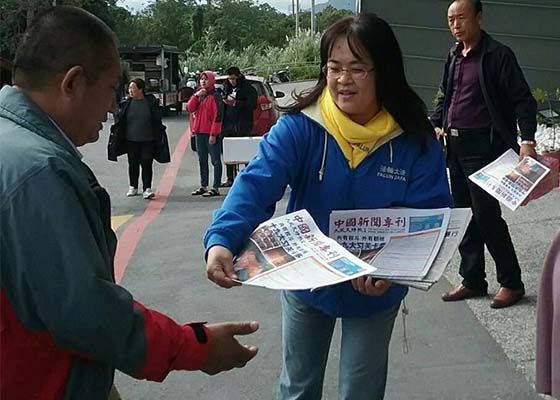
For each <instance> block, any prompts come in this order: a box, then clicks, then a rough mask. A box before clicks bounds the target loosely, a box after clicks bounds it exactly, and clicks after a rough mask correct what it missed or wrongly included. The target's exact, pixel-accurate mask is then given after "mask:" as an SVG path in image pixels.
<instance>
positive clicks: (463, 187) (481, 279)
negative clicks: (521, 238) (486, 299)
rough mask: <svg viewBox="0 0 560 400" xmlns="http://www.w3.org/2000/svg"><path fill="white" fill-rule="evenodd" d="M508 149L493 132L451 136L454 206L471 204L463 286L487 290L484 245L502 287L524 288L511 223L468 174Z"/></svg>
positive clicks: (464, 243)
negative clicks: (509, 224)
mask: <svg viewBox="0 0 560 400" xmlns="http://www.w3.org/2000/svg"><path fill="white" fill-rule="evenodd" d="M506 149H507V148H506V147H505V146H504V145H503V144H502V142H501V141H500V140H499V138H496V137H494V138H493V140H492V141H491V135H490V132H489V131H487V132H478V133H466V134H462V135H460V136H459V137H452V136H450V137H449V147H448V165H449V172H450V176H451V191H452V193H453V199H454V201H455V207H470V208H471V209H472V212H473V216H472V219H471V221H470V223H469V225H468V227H467V231H466V233H465V237H464V238H463V241H462V242H461V244H460V246H459V252H460V254H461V266H460V269H459V273H460V274H461V276H462V277H463V285H465V286H466V287H468V288H471V289H475V290H486V289H487V287H488V284H487V282H486V273H485V260H484V245H485V244H486V247H487V248H488V251H489V252H490V255H491V256H492V258H493V259H494V261H495V263H496V273H497V278H498V282H499V283H500V285H501V286H504V287H507V288H510V289H514V290H518V289H522V288H523V282H522V281H521V269H520V268H519V262H518V260H517V256H516V254H515V249H514V248H513V243H512V241H511V237H510V234H509V230H508V226H507V224H506V222H505V221H504V219H503V218H502V210H501V208H500V204H499V203H498V201H497V200H496V199H494V198H493V197H492V196H490V195H489V194H488V193H486V192H485V191H484V190H482V189H481V188H480V187H479V186H477V185H475V184H474V183H473V182H472V181H470V180H469V179H468V176H469V175H471V174H472V173H473V172H475V171H477V170H479V169H480V168H482V167H484V166H486V165H488V164H489V163H490V162H492V161H493V160H495V159H496V158H497V157H498V156H499V155H500V154H501V153H503V152H504V151H505V150H506Z"/></svg>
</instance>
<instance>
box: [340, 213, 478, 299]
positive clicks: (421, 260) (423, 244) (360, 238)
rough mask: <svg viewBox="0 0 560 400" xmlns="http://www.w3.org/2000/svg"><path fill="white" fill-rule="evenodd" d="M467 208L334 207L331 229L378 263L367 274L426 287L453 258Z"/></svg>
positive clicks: (348, 245)
mask: <svg viewBox="0 0 560 400" xmlns="http://www.w3.org/2000/svg"><path fill="white" fill-rule="evenodd" d="M471 215H472V213H471V210H470V209H469V208H456V209H449V208H440V209H429V210H418V209H409V208H397V209H378V210H349V211H333V212H332V214H331V219H330V230H329V234H330V236H331V237H332V238H334V239H335V240H336V241H337V242H338V243H340V244H341V245H342V246H344V247H345V248H347V249H349V250H350V251H352V252H354V253H356V254H357V255H358V256H359V257H360V258H361V259H362V260H364V261H366V262H368V263H369V264H370V265H372V266H373V267H375V268H376V271H375V272H373V273H371V274H370V275H372V276H374V277H376V278H382V279H388V280H390V281H392V282H395V283H398V284H401V285H406V286H410V287H414V288H417V289H421V290H428V289H430V288H431V287H432V285H433V284H434V283H436V282H437V281H438V280H439V279H440V278H441V276H442V274H443V272H444V271H445V268H446V267H447V265H448V264H449V262H450V261H451V258H452V257H453V255H454V254H455V251H456V250H457V248H458V247H459V243H460V242H461V240H462V239H463V236H464V234H465V230H466V228H467V225H468V223H469V220H470V218H471Z"/></svg>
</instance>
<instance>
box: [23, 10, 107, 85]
mask: <svg viewBox="0 0 560 400" xmlns="http://www.w3.org/2000/svg"><path fill="white" fill-rule="evenodd" d="M116 48H117V39H116V36H115V34H114V33H113V31H111V29H110V28H109V27H108V26H107V25H106V24H105V23H104V22H103V21H101V20H100V19H99V18H97V17H96V16H94V15H93V14H90V13H89V12H87V11H85V10H83V9H80V8H77V7H69V6H58V7H51V8H49V9H47V10H46V11H44V12H43V13H41V14H40V15H38V16H37V17H36V18H35V20H34V21H33V23H32V24H31V26H30V27H29V28H28V29H27V30H26V32H25V33H24V34H23V37H22V39H21V42H20V44H19V46H18V49H17V51H16V56H15V60H14V67H13V75H14V84H16V85H18V86H21V87H23V88H27V89H35V90H36V89H41V88H44V87H46V86H48V85H49V84H50V83H51V82H52V78H53V77H54V76H55V75H57V74H59V73H64V72H66V71H68V70H69V69H70V68H72V67H74V66H77V65H80V66H82V67H83V68H84V71H85V74H86V78H87V79H88V81H89V82H90V83H93V82H95V81H96V80H97V78H98V77H99V74H100V73H101V72H103V71H105V70H107V69H108V68H109V67H110V66H111V65H112V64H113V63H114V62H115V57H116V55H117V50H116Z"/></svg>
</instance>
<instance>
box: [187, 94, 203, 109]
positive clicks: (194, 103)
mask: <svg viewBox="0 0 560 400" xmlns="http://www.w3.org/2000/svg"><path fill="white" fill-rule="evenodd" d="M199 103H200V102H199V100H198V97H197V96H195V95H194V94H193V95H192V96H191V98H190V99H189V101H187V110H188V111H189V112H190V113H192V112H195V111H196V109H197V108H198V104H199Z"/></svg>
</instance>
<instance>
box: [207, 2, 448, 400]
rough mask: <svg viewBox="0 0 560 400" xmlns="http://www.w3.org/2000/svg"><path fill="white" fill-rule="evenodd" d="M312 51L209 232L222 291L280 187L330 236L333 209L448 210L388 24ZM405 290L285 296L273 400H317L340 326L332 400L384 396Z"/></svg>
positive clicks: (362, 28) (435, 155)
mask: <svg viewBox="0 0 560 400" xmlns="http://www.w3.org/2000/svg"><path fill="white" fill-rule="evenodd" d="M320 48H321V54H320V56H321V73H320V77H319V80H318V82H317V83H316V85H315V86H314V87H313V88H312V89H310V90H309V91H307V92H305V93H303V94H302V95H299V96H297V97H296V101H295V103H294V104H292V105H291V106H289V107H287V108H286V109H284V111H286V114H285V115H283V116H282V117H281V118H280V119H279V120H278V122H277V123H276V125H275V126H273V127H272V129H271V130H270V132H269V133H268V134H267V135H265V136H264V137H263V139H262V141H261V142H260V145H259V150H258V154H257V156H256V157H254V158H253V159H252V161H251V162H250V163H249V165H248V166H247V168H245V169H243V171H241V173H240V174H239V175H238V176H237V178H236V181H235V184H234V185H233V186H232V188H231V189H230V191H229V193H228V195H227V197H226V199H225V201H224V203H223V205H222V207H221V208H220V209H218V210H217V211H216V212H215V213H214V218H213V221H212V223H211V224H210V226H209V227H208V230H207V231H206V234H205V236H204V246H205V248H206V255H207V274H208V278H209V279H210V280H212V281H213V282H215V283H216V284H217V285H219V286H222V287H225V288H230V287H232V286H236V285H239V283H238V282H236V281H235V280H234V279H236V275H235V273H234V268H233V256H234V255H238V254H239V251H240V250H241V248H242V247H243V244H244V242H245V241H246V240H247V239H248V238H249V236H250V234H251V232H252V231H253V230H254V229H255V228H256V227H257V226H258V225H259V224H260V223H262V222H263V221H266V220H267V219H269V218H270V217H272V215H273V214H274V211H275V207H276V203H277V202H278V201H279V200H280V199H281V198H282V197H283V195H284V192H285V190H286V187H287V186H288V185H289V186H290V188H291V191H290V198H289V202H288V207H287V210H286V212H293V211H297V210H300V209H306V210H307V211H308V212H309V213H310V215H311V216H312V217H313V218H314V220H315V221H316V222H317V225H318V226H319V228H320V229H321V231H322V232H323V233H325V234H327V235H328V233H329V216H330V214H331V212H332V211H333V210H347V209H376V208H387V207H411V208H437V207H450V206H451V204H452V201H451V195H450V193H449V186H448V183H447V175H446V169H445V159H444V153H443V150H442V148H441V146H440V145H439V144H438V142H437V140H436V139H435V137H434V135H433V128H432V127H431V125H430V122H429V121H428V118H427V115H426V107H425V105H424V104H423V102H422V100H421V99H420V98H419V97H418V95H417V94H416V93H415V92H414V91H413V90H412V89H411V88H410V86H409V85H408V83H407V80H406V77H405V74H404V65H403V59H402V54H401V51H400V47H399V45H398V43H397V40H396V38H395V36H394V34H393V32H392V30H391V28H390V27H389V25H388V24H387V23H386V22H385V21H384V20H382V19H381V18H378V17H377V16H376V15H374V14H368V13H360V14H357V15H355V16H351V17H347V18H343V19H341V20H339V21H338V22H336V23H335V24H334V25H332V26H330V27H329V28H328V29H327V30H326V31H325V32H324V33H323V36H322V37H321V44H320ZM383 171H384V172H383ZM388 171H389V172H388ZM406 293H407V289H406V288H405V287H403V286H400V285H397V284H393V285H391V284H390V283H389V282H388V281H386V280H378V279H374V278H372V277H360V278H356V279H354V280H352V281H351V282H345V283H341V284H338V285H333V286H329V287H326V288H322V289H320V290H317V291H313V292H311V291H303V290H302V291H283V292H282V294H281V302H282V337H283V339H282V361H283V365H282V372H281V374H280V378H279V383H278V388H277V398H278V399H281V400H284V399H291V400H296V399H305V400H316V399H320V398H321V396H322V388H323V379H324V373H325V366H326V364H327V360H328V356H329V347H330V343H331V338H332V334H333V330H334V327H335V323H336V321H337V319H341V320H342V321H341V322H342V325H341V326H342V342H341V349H340V370H339V387H338V391H339V398H340V399H351V400H361V399H364V400H365V399H367V400H372V399H375V400H379V399H383V397H384V393H385V385H386V379H387V368H388V356H389V342H390V339H391V333H392V330H393V324H394V321H395V317H396V315H397V313H398V309H399V306H400V303H401V301H402V299H403V298H404V297H405V295H406Z"/></svg>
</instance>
